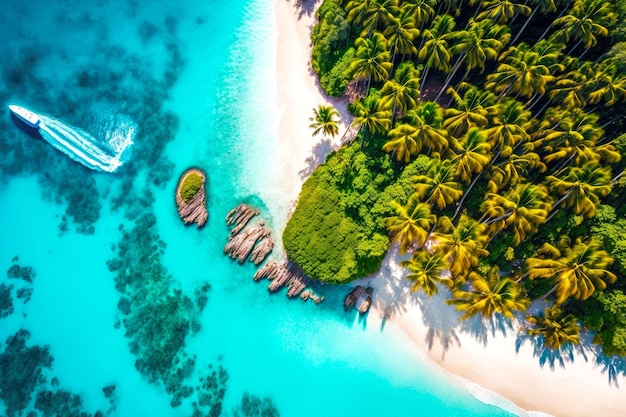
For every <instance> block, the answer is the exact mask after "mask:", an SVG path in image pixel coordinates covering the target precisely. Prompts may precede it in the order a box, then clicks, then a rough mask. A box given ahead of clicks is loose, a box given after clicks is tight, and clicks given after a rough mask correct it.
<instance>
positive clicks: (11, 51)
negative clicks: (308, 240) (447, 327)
mask: <svg viewBox="0 0 626 417" xmlns="http://www.w3.org/2000/svg"><path fill="white" fill-rule="evenodd" d="M273 5H274V3H273V1H271V0H250V1H244V0H231V1H228V2H221V1H220V2H218V1H208V2H192V1H179V2H176V3H173V2H159V3H157V2H150V4H149V5H146V4H143V3H142V2H122V1H118V2H113V1H109V2H102V1H95V0H92V1H89V2H77V1H76V2H74V1H65V2H56V5H55V6H50V5H49V4H47V2H44V1H39V2H29V3H28V6H26V4H23V3H22V2H17V1H14V2H10V4H8V5H4V7H3V8H2V9H1V10H0V21H2V22H3V25H2V29H0V31H2V35H3V37H4V39H5V40H6V41H5V42H3V43H2V44H1V45H0V53H1V54H2V56H4V57H6V59H5V60H4V61H3V62H2V64H1V65H2V68H1V72H0V74H1V77H0V102H1V103H2V104H3V105H6V104H9V103H10V102H13V103H16V104H22V105H25V106H26V107H29V108H31V109H33V110H34V111H40V112H42V113H46V114H50V115H54V116H55V117H57V118H59V119H60V120H63V121H65V122H66V123H69V124H71V125H73V126H77V127H80V128H82V129H85V130H86V131H89V132H91V133H92V134H94V136H98V135H100V136H103V135H105V134H106V132H104V130H106V129H105V127H106V128H110V126H111V124H112V123H114V122H115V121H116V120H118V119H119V117H120V114H121V115H123V117H124V118H125V120H126V118H129V119H131V120H132V121H133V122H134V123H135V125H136V126H137V129H136V136H135V138H134V142H135V144H134V145H132V146H131V148H129V153H128V155H127V156H126V157H125V158H126V161H125V163H124V165H123V166H122V167H121V168H120V169H119V170H118V171H116V172H115V173H113V174H102V173H97V172H94V171H91V170H88V169H87V168H85V167H83V166H81V165H79V164H77V163H76V162H74V161H71V160H69V159H68V158H66V157H65V156H64V155H62V154H61V153H60V152H58V151H56V150H55V149H53V148H52V147H51V146H49V145H47V144H45V143H44V142H43V141H41V140H37V139H33V138H31V137H29V136H28V135H27V134H26V133H24V132H22V131H20V130H19V129H18V128H17V127H16V126H15V125H14V124H13V123H12V121H11V119H10V117H9V115H8V111H7V112H6V113H5V117H3V118H1V120H0V132H2V133H0V150H1V151H2V152H3V155H5V156H6V157H5V158H2V161H1V162H0V213H1V216H0V233H1V240H0V270H2V271H7V270H9V269H10V268H13V270H15V268H18V267H19V268H25V267H31V268H33V270H34V271H35V273H36V275H35V276H34V278H32V282H29V281H28V280H24V279H19V278H17V279H16V278H9V275H8V274H4V272H2V275H1V277H0V284H2V285H4V288H5V289H6V288H9V287H10V294H11V296H12V308H11V309H12V312H11V313H9V311H10V310H11V309H9V308H6V310H3V311H5V312H6V313H7V314H6V315H7V316H6V317H4V318H2V319H0V342H4V341H5V340H7V338H9V337H12V336H13V335H15V334H16V332H18V330H20V329H25V330H27V331H28V332H29V333H30V336H29V337H28V338H23V339H24V340H25V345H24V346H22V350H21V351H20V352H18V353H16V352H13V351H10V352H9V349H8V348H7V347H6V345H5V344H3V345H2V350H1V352H3V353H2V354H0V367H2V368H1V369H0V370H2V371H6V370H7V369H8V370H10V371H11V372H1V373H0V395H1V396H2V400H1V401H0V415H5V414H6V415H9V416H10V415H26V414H27V410H32V409H35V408H36V409H37V410H39V411H38V412H39V413H43V412H44V411H43V410H55V411H54V412H57V413H58V415H63V416H66V415H80V414H79V413H80V412H81V411H80V410H84V411H85V412H88V413H90V415H93V414H94V413H95V412H96V411H98V410H99V411H101V412H102V413H109V415H112V416H142V415H145V416H148V415H153V416H191V415H192V414H193V413H194V409H195V411H196V414H195V415H219V414H221V415H228V416H230V415H233V416H234V415H239V416H244V415H250V416H252V415H265V416H269V415H278V413H279V414H280V415H281V416H319V415H323V416H357V415H358V416H363V415H367V416H374V415H381V416H382V415H385V416H505V415H509V414H508V413H506V412H504V411H502V410H500V409H498V408H496V407H493V406H490V405H485V404H483V403H481V402H479V401H478V400H476V399H475V398H474V397H472V396H471V395H470V394H469V393H468V392H467V391H465V390H464V389H463V388H462V387H461V386H460V385H459V384H458V383H456V382H455V381H454V380H452V379H450V378H448V377H447V376H445V375H444V374H443V373H442V372H440V371H439V370H437V369H436V368H434V367H432V366H431V365H430V364H429V363H427V362H426V361H425V360H424V359H422V358H420V357H417V356H416V354H415V353H414V352H413V351H412V350H411V348H410V345H409V342H408V341H407V340H405V339H403V336H402V335H401V334H399V333H395V332H394V330H393V328H392V327H390V326H387V327H386V328H385V331H384V332H381V331H380V330H379V329H378V328H377V327H376V328H373V327H372V326H370V327H368V326H366V325H365V326H363V324H362V323H359V322H357V320H356V317H355V314H353V313H344V312H343V309H342V308H341V305H340V298H341V297H342V295H343V292H344V290H342V289H334V290H333V289H327V292H326V297H327V300H326V301H325V302H324V303H323V304H321V305H319V306H315V305H314V304H312V303H302V302H300V301H298V300H291V301H290V300H288V299H287V298H286V297H285V296H284V295H283V294H278V295H273V296H269V295H268V294H267V291H266V289H265V284H261V283H259V284H257V283H254V282H253V280H252V279H251V276H252V274H253V273H254V268H253V267H252V266H250V265H243V266H240V265H238V264H237V263H235V262H232V261H231V260H230V259H228V258H227V257H225V256H224V255H223V254H222V248H223V246H224V244H225V242H226V236H227V234H228V229H227V228H226V225H225V222H224V217H225V215H226V213H227V212H228V211H229V210H230V209H231V208H232V207H234V206H235V205H237V204H239V203H240V202H243V201H245V202H250V203H252V204H254V205H256V206H258V207H260V208H262V209H263V210H264V216H265V218H266V220H267V221H268V224H269V225H270V226H274V227H276V228H280V227H281V225H283V224H284V222H285V218H286V213H287V205H288V203H289V202H288V201H285V198H284V197H282V196H281V195H280V194H279V193H277V192H276V191H275V190H273V189H272V187H271V183H272V179H273V178H274V175H276V174H275V171H274V170H273V169H272V168H273V167H272V165H271V161H272V158H273V156H274V153H275V147H274V146H273V143H275V141H276V134H277V125H278V115H277V114H275V112H274V110H273V108H274V102H275V98H274V97H275V88H276V79H275V78H274V77H275V75H274V74H275V58H274V56H275V55H274V54H275V48H276V42H275V39H276V28H275V21H274V15H273ZM18 17H19V18H18ZM189 166H198V167H201V168H203V169H204V170H205V171H206V172H207V173H208V176H209V180H208V189H207V192H208V207H209V212H210V218H209V222H208V223H207V224H206V225H205V227H204V228H203V229H202V230H197V229H195V228H193V227H183V225H182V223H181V221H180V219H179V218H178V216H177V213H176V210H175V205H174V202H173V194H174V188H175V186H176V182H177V179H178V176H179V175H180V174H181V173H182V172H183V171H184V170H185V169H186V168H187V167H189ZM153 220H154V223H153ZM276 237H277V238H278V236H276ZM160 241H162V242H163V244H159V242H160ZM15 257H17V258H15ZM16 265H17V267H16ZM19 268H18V269H19ZM20 270H21V269H20ZM206 283H208V284H209V285H210V289H209V290H208V292H207V293H206V295H207V296H208V301H207V302H206V306H203V303H200V302H199V301H198V299H199V298H198V297H199V296H198V294H200V295H201V294H204V292H203V291H202V290H201V288H202V287H203V286H204V285H205V284H206ZM20 289H22V291H23V292H28V291H32V295H31V296H30V299H29V300H28V301H26V300H27V298H24V297H22V298H18V297H17V294H18V291H19V290H20ZM177 289H180V290H182V292H176V291H175V290H177ZM205 289H206V287H205ZM121 299H125V300H128V301H129V303H128V305H126V307H120V305H122V304H123V303H121V302H120V300H121ZM25 301H26V302H25ZM172 306H174V307H173V310H172V313H171V314H167V315H165V316H161V315H160V312H161V311H165V310H167V309H168V308H171V307H172ZM153 307H154V309H152V310H150V309H151V308H153ZM164 317H165V318H164ZM172 321H175V322H176V323H175V324H172ZM194 323H196V324H195V325H194ZM178 324H181V326H177V325H178ZM197 325H199V326H197ZM194 326H195V327H194ZM129 329H134V330H137V329H140V330H138V332H137V333H133V334H129V333H132V332H131V331H130V330H129ZM174 330H175V331H174ZM172 333H176V335H178V336H180V337H179V338H177V337H174V336H172V337H171V338H170V336H171V334H172ZM166 340H167V341H172V344H173V345H167V344H166V343H165V341H166ZM176 340H178V341H180V340H182V341H183V342H184V344H182V345H177V344H176V343H175V341H176ZM36 346H39V347H42V348H44V349H47V352H48V354H49V356H51V357H53V358H54V359H53V361H52V363H51V364H50V363H45V361H43V360H41V359H40V358H39V359H38V357H37V355H34V354H33V352H34V351H33V347H36ZM172 346H174V347H172ZM46 347H47V348H46ZM29 349H30V350H29ZM9 353H11V355H9ZM168 354H173V355H174V356H173V359H172V357H170V356H168ZM166 357H168V358H170V359H172V361H171V362H168V360H165V359H164V358H166ZM188 358H195V360H194V361H193V366H191V365H190V366H187V367H186V368H185V367H183V366H182V365H181V364H182V363H184V362H185V361H186V360H187V359H188ZM141 361H143V362H141ZM150 361H152V362H150ZM12 363H13V364H14V365H16V364H17V363H19V365H16V366H14V367H11V366H10V365H11V364H12ZM142 363H144V364H145V363H150V364H151V365H146V366H142V365H141V364H142ZM209 366H210V367H211V368H209ZM24 369H26V370H28V369H31V370H33V371H32V373H28V372H27V371H24ZM217 369H222V370H223V371H222V377H219V372H218V373H217V374H216V375H217V376H214V377H211V372H212V371H213V370H217ZM37 370H40V371H41V372H42V374H41V375H42V376H41V377H39V378H32V377H33V375H36V372H37ZM176 370H180V371H181V374H180V375H175V371H176ZM19 373H23V375H18V374H19ZM226 374H227V376H228V377H227V380H226V378H225V375H226ZM201 378H202V380H201ZM33 381H35V382H34V383H33ZM172 381H173V382H172ZM207 381H211V384H209V387H208V388H206V390H203V389H200V390H198V389H197V387H199V386H201V385H202V384H203V383H206V382H207ZM169 383H172V386H170V389H169V390H167V389H166V386H167V385H168V384H169ZM213 383H214V384H213ZM212 384H213V385H212ZM111 385H114V386H115V389H114V393H113V395H111V396H110V397H111V398H105V395H104V392H103V388H104V387H107V386H111ZM185 386H187V387H191V388H192V391H193V393H191V394H189V393H185V394H184V395H180V396H179V397H178V399H179V401H180V405H176V406H175V407H173V406H172V402H173V401H174V400H175V398H177V395H178V394H177V392H178V391H177V390H178V389H180V388H181V387H185ZM7 387H10V388H7ZM172 387H173V388H172ZM220 390H222V391H220ZM44 391H47V392H48V394H49V397H48V398H56V399H57V400H56V402H55V401H44V400H43V399H40V401H37V400H36V397H37V396H38V395H39V396H40V397H41V393H42V392H44ZM205 391H206V392H209V393H210V397H206V396H205V397H202V395H203V394H202V393H203V392H205ZM65 392H69V393H72V394H75V395H77V396H79V397H80V401H79V402H76V401H74V402H71V401H69V400H68V399H67V396H66V397H63V396H61V395H57V396H56V397H54V396H52V395H53V394H59V393H65ZM18 394H24V395H27V397H23V396H22V397H19V395H18ZM244 394H245V395H248V397H247V398H254V399H257V400H258V402H257V403H254V400H253V401H248V403H247V404H248V407H242V398H243V396H244ZM28 396H30V400H29V397H28ZM18 397H19V398H18ZM20 398H21V400H20ZM25 398H26V399H25ZM42 398H43V397H42ZM203 400H204V401H203ZM194 402H195V403H197V404H200V403H201V405H200V406H196V407H194ZM2 404H4V409H6V410H4V412H3V406H2ZM20 404H21V406H22V407H21V408H20ZM68 404H71V406H70V405H68ZM250 404H252V406H250ZM255 404H256V407H255ZM63 407H65V408H63ZM68 407H69V408H68ZM69 409H72V410H73V411H72V412H74V413H75V414H70V412H69V411H68V410H69ZM15 410H17V411H15ZM60 410H64V411H60ZM261 410H263V411H261ZM20 413H21V414H20Z"/></svg>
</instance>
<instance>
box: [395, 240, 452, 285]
mask: <svg viewBox="0 0 626 417" xmlns="http://www.w3.org/2000/svg"><path fill="white" fill-rule="evenodd" d="M400 265H402V266H404V267H405V268H407V269H408V270H409V271H410V273H409V274H407V276H406V279H407V280H409V281H411V282H412V283H413V286H412V287H411V290H412V291H419V290H420V289H421V290H423V291H424V292H425V293H426V295H428V296H429V297H431V296H433V295H435V294H437V292H438V289H437V284H442V285H445V286H446V287H448V288H449V287H451V286H452V280H451V279H450V278H448V277H447V276H445V275H443V272H444V270H445V269H446V267H447V264H446V262H445V260H444V259H443V257H442V256H441V255H440V254H436V253H435V254H431V253H429V252H428V251H427V250H425V249H422V250H420V251H419V252H415V253H414V254H413V256H412V257H411V260H409V261H402V262H401V263H400Z"/></svg>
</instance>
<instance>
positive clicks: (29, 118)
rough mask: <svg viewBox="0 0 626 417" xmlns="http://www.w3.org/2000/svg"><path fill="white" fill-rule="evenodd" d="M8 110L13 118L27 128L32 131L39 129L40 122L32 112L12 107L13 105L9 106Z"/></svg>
mask: <svg viewBox="0 0 626 417" xmlns="http://www.w3.org/2000/svg"><path fill="white" fill-rule="evenodd" d="M9 110H11V113H13V114H14V115H15V117H17V118H18V119H20V120H21V121H22V122H24V123H26V124H27V125H28V126H30V127H32V128H34V129H38V128H39V123H40V122H41V120H40V119H39V116H38V115H36V114H35V113H33V112H32V111H30V110H28V109H25V108H24V107H20V106H14V105H13V104H11V105H10V106H9Z"/></svg>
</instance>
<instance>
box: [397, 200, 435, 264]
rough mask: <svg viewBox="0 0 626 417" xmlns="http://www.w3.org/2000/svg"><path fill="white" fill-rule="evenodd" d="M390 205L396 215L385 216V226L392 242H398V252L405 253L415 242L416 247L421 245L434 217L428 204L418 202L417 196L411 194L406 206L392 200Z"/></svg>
mask: <svg viewBox="0 0 626 417" xmlns="http://www.w3.org/2000/svg"><path fill="white" fill-rule="evenodd" d="M391 207H392V208H393V209H394V211H395V213H396V215H395V216H392V217H388V218H386V219H385V226H386V227H387V230H388V231H389V234H390V235H391V236H393V238H392V242H394V243H395V242H397V243H398V244H399V246H400V253H401V254H403V253H406V252H407V250H409V249H411V248H413V247H414V246H415V245H416V244H417V246H418V247H421V246H423V245H424V243H425V242H426V237H427V236H428V233H429V232H430V229H431V227H432V226H433V224H434V223H435V219H436V217H435V215H434V214H431V212H430V207H429V205H428V204H425V203H420V202H419V200H418V199H417V197H415V196H411V197H409V201H408V202H407V204H406V206H402V205H400V204H398V203H397V202H395V201H392V202H391Z"/></svg>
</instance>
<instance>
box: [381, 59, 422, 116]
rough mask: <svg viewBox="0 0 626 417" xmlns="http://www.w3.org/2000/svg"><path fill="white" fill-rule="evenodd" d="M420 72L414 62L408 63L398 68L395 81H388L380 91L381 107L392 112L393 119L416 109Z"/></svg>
mask: <svg viewBox="0 0 626 417" xmlns="http://www.w3.org/2000/svg"><path fill="white" fill-rule="evenodd" d="M419 94H420V93H419V78H418V71H417V70H416V69H415V67H414V66H413V62H411V61H406V62H403V63H401V64H400V65H399V66H398V69H397V71H396V75H395V77H394V79H393V80H388V81H387V82H385V84H384V85H383V88H382V90H381V91H380V95H381V99H380V100H381V103H380V104H381V105H382V106H383V107H384V108H385V109H387V110H391V114H392V117H393V118H395V116H396V114H397V113H400V115H403V114H404V113H406V112H407V111H408V110H410V109H412V108H414V107H415V106H416V104H417V100H418V99H419Z"/></svg>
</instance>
